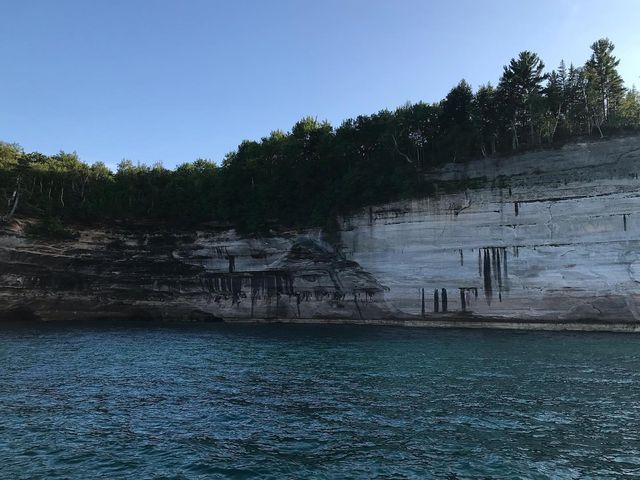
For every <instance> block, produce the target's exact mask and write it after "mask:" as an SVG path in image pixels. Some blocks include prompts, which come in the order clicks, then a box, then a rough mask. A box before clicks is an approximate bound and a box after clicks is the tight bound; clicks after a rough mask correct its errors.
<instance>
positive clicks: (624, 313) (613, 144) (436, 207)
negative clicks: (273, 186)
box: [342, 137, 640, 322]
mask: <svg viewBox="0 0 640 480" xmlns="http://www.w3.org/2000/svg"><path fill="white" fill-rule="evenodd" d="M639 173H640V138H639V137H628V138H621V139H615V140H610V141H606V142H595V143H589V144H574V145H570V146H567V147H565V148H563V149H561V150H558V151H545V152H537V153H530V154H526V155H521V156H517V157H511V158H502V159H495V160H478V161H475V162H472V163H471V164H468V165H449V166H447V167H446V168H444V169H442V170H441V171H439V172H437V173H436V174H434V175H433V178H434V179H437V180H439V181H441V182H446V181H455V180H463V181H466V182H467V183H470V184H474V185H475V186H478V185H481V187H480V188H474V189H467V190H466V191H465V192H463V193H458V194H451V195H440V196H437V197H434V198H427V199H422V200H416V201H410V202H399V203H396V204H392V205H384V206H380V207H373V208H371V209H370V210H369V211H368V212H364V213H363V214H361V215H356V216H353V217H350V218H345V219H343V223H342V224H343V229H344V231H343V233H342V242H343V244H344V248H345V250H344V251H345V254H346V255H347V257H348V258H351V259H353V260H355V261H357V262H358V263H359V264H360V265H361V266H362V268H364V269H366V270H367V271H369V272H371V273H372V274H373V275H374V276H375V277H376V278H377V279H378V280H379V281H380V282H381V283H382V284H383V285H385V286H387V287H388V288H389V292H388V293H387V298H389V299H390V300H391V301H392V302H393V304H394V306H396V307H397V308H399V309H400V310H402V311H403V312H406V313H410V314H420V313H421V289H422V288H424V289H425V292H426V295H427V298H428V306H427V312H429V311H433V310H434V308H433V307H434V305H433V304H434V291H435V290H436V289H438V290H439V292H438V293H439V296H440V298H439V303H440V305H439V307H440V310H441V309H442V291H441V289H442V288H444V289H446V291H447V293H448V295H447V297H448V310H449V311H458V312H461V311H467V312H469V311H471V312H473V315H474V316H476V317H504V318H515V319H522V320H526V319H539V320H565V321H573V320H581V319H594V320H599V321H605V322H616V321H636V320H638V319H640V295H639V294H640V289H639V287H640V283H639V282H640V248H639V247H640V242H639V240H640V179H638V174H639Z"/></svg>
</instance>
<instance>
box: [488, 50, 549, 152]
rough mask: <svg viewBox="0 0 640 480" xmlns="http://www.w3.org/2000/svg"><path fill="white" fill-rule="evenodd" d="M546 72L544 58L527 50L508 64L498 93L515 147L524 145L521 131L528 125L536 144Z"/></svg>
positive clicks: (533, 142) (533, 141)
mask: <svg viewBox="0 0 640 480" xmlns="http://www.w3.org/2000/svg"><path fill="white" fill-rule="evenodd" d="M543 71H544V63H543V62H542V60H540V57H538V55H537V54H535V53H533V52H529V51H526V50H525V51H523V52H520V54H519V55H518V58H512V59H511V62H509V65H506V66H505V67H504V71H503V73H502V77H501V78H500V83H499V85H498V92H499V96H500V98H501V100H502V102H503V106H504V113H505V114H506V115H505V116H506V118H508V120H509V123H510V129H511V132H512V135H513V141H512V146H513V149H514V150H515V149H517V148H518V146H519V144H520V137H519V135H518V130H519V129H520V128H522V127H526V126H527V125H528V126H529V132H530V143H531V144H532V145H533V144H535V128H536V123H537V121H538V116H539V108H538V107H539V103H540V95H541V90H542V82H543V81H544V79H545V77H546V76H545V75H544V73H543Z"/></svg>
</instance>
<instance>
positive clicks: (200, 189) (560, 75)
mask: <svg viewBox="0 0 640 480" xmlns="http://www.w3.org/2000/svg"><path fill="white" fill-rule="evenodd" d="M613 51H614V45H613V43H612V42H611V41H609V40H608V39H600V40H598V41H596V42H594V43H593V44H592V45H591V56H590V58H589V59H588V60H587V61H586V62H585V63H584V65H582V66H574V65H573V64H570V65H569V66H567V65H566V64H565V63H564V62H561V63H560V65H559V66H558V67H557V68H556V69H553V70H551V71H550V72H547V71H545V65H544V63H543V61H542V60H541V59H540V57H539V56H538V55H537V54H535V53H533V52H530V51H523V52H521V53H520V54H519V55H518V56H517V57H515V58H513V59H511V61H510V62H509V63H508V65H506V66H504V69H503V72H502V75H501V77H500V80H499V82H498V84H497V85H495V86H493V85H491V84H486V85H482V86H480V87H479V88H478V89H477V90H476V91H475V92H474V91H473V89H472V88H471V86H470V85H469V84H468V83H467V82H466V81H464V80H462V81H461V82H460V83H458V85H456V86H455V87H453V88H452V89H451V91H450V92H449V93H448V94H447V96H446V97H445V98H444V99H443V100H441V101H440V102H436V103H431V104H428V103H423V102H419V103H415V104H406V105H404V106H402V107H400V108H397V109H396V110H395V111H390V110H382V111H380V112H378V113H375V114H373V115H362V116H358V117H357V118H354V119H348V120H346V121H344V122H343V123H342V124H341V125H340V126H339V127H337V128H334V127H332V126H331V125H330V124H329V123H328V122H326V121H325V122H321V121H317V120H316V119H314V118H311V117H306V118H303V119H302V120H300V121H299V122H297V123H296V124H295V125H294V126H293V128H292V129H291V131H290V132H282V131H274V132H272V133H271V134H270V135H269V136H268V137H265V138H262V139H261V140H260V141H244V142H242V143H241V144H240V145H239V146H238V148H237V149H236V150H235V151H234V152H232V153H229V154H228V155H227V156H226V157H225V158H224V161H223V162H222V163H221V165H217V164H215V163H214V162H211V161H209V160H202V159H200V160H196V161H194V162H192V163H185V164H183V165H180V166H178V167H177V168H175V169H174V170H169V169H166V168H164V167H163V166H162V165H161V164H155V165H152V166H147V165H136V164H134V163H132V162H131V161H128V160H123V161H122V162H120V164H119V165H118V168H117V170H116V171H115V172H112V171H111V170H109V169H108V168H107V167H106V166H105V165H104V164H103V163H100V162H98V163H95V164H93V165H88V164H86V163H84V162H82V161H81V160H80V159H79V158H78V156H77V155H76V154H75V153H65V152H60V153H59V154H57V155H51V156H48V155H43V154H41V153H37V152H34V153H25V152H24V151H23V150H22V149H21V148H20V147H19V146H18V145H14V144H8V143H1V142H0V201H3V200H5V201H4V202H3V203H4V205H1V206H0V221H2V220H4V221H7V220H8V219H9V218H11V216H13V215H15V214H23V215H36V216H42V217H44V218H49V219H51V218H56V219H62V221H63V222H67V221H69V222H85V223H92V222H113V221H137V222H166V223H170V224H173V225H178V226H189V225H194V224H199V223H202V222H217V223H218V224H220V225H228V226H235V227H236V228H238V229H240V230H241V231H244V232H259V231H263V230H265V229H268V228H270V227H272V226H274V225H279V226H299V227H300V226H312V225H316V226H324V227H327V228H330V227H332V225H333V222H335V217H336V215H337V214H342V213H348V212H350V211H353V210H354V209H357V208H361V207H363V206H365V205H369V204H373V203H378V202H384V201H389V200H392V199H397V198H403V197H411V196H416V195H422V194H425V193H429V192H431V191H432V185H430V184H429V183H428V182H426V181H425V176H424V173H426V172H428V171H429V170H430V169H432V168H434V167H437V166H439V165H443V164H445V163H448V162H466V161H469V160H470V159H472V158H477V157H479V156H485V157H487V156H494V155H505V154H511V153H514V152H521V151H525V150H528V149H532V148H541V147H543V146H545V145H550V146H553V145H561V144H563V143H566V142H568V141H571V140H572V139H575V138H577V137H585V136H595V137H604V136H605V135H610V134H614V133H622V132H625V131H636V130H638V129H640V93H638V91H637V90H636V89H635V87H633V88H630V89H627V88H625V86H624V82H623V80H622V78H621V76H620V74H619V73H618V69H617V67H618V64H619V59H617V58H616V56H615V55H614V54H613Z"/></svg>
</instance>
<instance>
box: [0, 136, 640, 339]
mask: <svg viewBox="0 0 640 480" xmlns="http://www.w3.org/2000/svg"><path fill="white" fill-rule="evenodd" d="M639 172H640V137H639V136H634V137H625V138H618V139H612V140H607V141H599V142H592V143H581V144H572V145H568V146H565V147H564V148H562V149H559V150H550V151H540V152H534V153H528V154H523V155H518V156H513V157H508V158H506V157H505V158H495V159H493V158H492V159H479V160H476V161H474V162H470V163H467V164H451V165H447V166H446V167H444V168H442V169H440V170H439V171H436V172H432V173H431V174H430V177H431V178H430V179H431V180H432V181H433V182H435V183H436V184H437V185H438V186H439V189H440V191H442V192H447V191H454V190H456V191H457V193H442V194H437V195H434V196H431V197H428V198H423V199H417V200H411V201H401V202H396V203H392V204H386V205H377V206H372V207H370V208H367V209H365V210H363V211H362V212H360V213H358V214H355V215H352V216H349V217H345V218H341V219H339V225H340V231H339V232H338V234H337V240H335V239H334V241H333V242H332V243H331V244H329V243H327V241H326V239H325V238H324V236H323V234H322V232H321V231H319V230H311V231H305V232H288V233H285V234H279V235H274V236H272V237H269V238H244V237H241V236H239V235H237V234H236V233H235V232H234V231H224V232H213V231H207V230H206V229H203V230H200V231H193V232H177V231H152V232H149V231H145V229H144V228H141V227H139V228H100V229H98V228H91V229H88V228H80V227H75V229H76V230H77V231H78V233H79V237H78V238H77V239H73V240H64V241H47V240H42V239H37V238H34V237H30V236H28V235H26V234H25V233H24V227H25V225H26V224H27V223H28V222H29V220H28V219H19V220H16V221H14V222H13V223H12V224H10V225H4V226H2V227H0V312H2V313H0V317H2V318H15V319H18V318H19V319H26V318H32V319H41V320H71V319H82V320H87V319H98V318H131V319H134V318H135V319H141V318H149V319H165V320H176V319H184V320H209V321H218V320H225V321H247V320H283V321H336V322H351V321H353V322H361V323H365V322H391V323H393V322H394V321H398V322H400V323H404V324H432V325H449V324H456V323H455V322H458V324H460V325H462V324H464V325H466V324H467V323H469V324H473V323H474V322H485V323H486V324H489V323H491V324H492V325H494V324H498V325H499V324H500V323H501V322H502V323H504V324H505V325H507V324H509V325H515V326H517V324H518V322H521V324H522V325H532V324H536V325H543V324H553V325H556V326H558V325H559V326H560V328H564V327H563V326H567V327H570V326H571V325H572V324H577V323H580V324H585V323H586V324H592V325H599V326H600V327H601V328H604V329H617V328H618V327H619V326H620V325H624V326H625V327H624V328H628V329H636V328H638V326H640V295H639V294H638V293H637V292H638V286H639V282H640V248H639V247H640V179H639V178H638V173H639ZM532 322H533V323H532ZM636 322H637V324H636ZM608 325H609V326H611V328H608V327H607V326H608ZM614 325H617V326H618V327H616V328H613V326H614Z"/></svg>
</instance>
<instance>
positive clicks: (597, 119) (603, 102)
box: [584, 38, 625, 134]
mask: <svg viewBox="0 0 640 480" xmlns="http://www.w3.org/2000/svg"><path fill="white" fill-rule="evenodd" d="M614 48H615V46H614V44H613V43H612V42H611V41H610V40H609V39H608V38H601V39H600V40H598V41H596V42H594V43H593V44H592V45H591V50H592V52H593V53H592V54H591V58H590V59H589V60H588V61H587V63H586V64H585V69H584V70H585V76H586V80H587V83H586V89H585V97H586V101H587V103H588V105H589V107H590V114H591V116H592V118H593V121H594V123H595V125H596V126H597V127H598V128H600V126H601V125H603V124H604V123H606V122H607V121H608V120H609V118H610V117H611V116H612V114H613V113H614V112H615V110H616V108H617V107H618V106H619V105H620V102H621V101H622V97H623V95H624V90H625V89H624V82H623V81H622V77H621V76H620V74H619V73H618V70H617V67H618V64H619V63H620V60H618V59H617V58H616V57H615V56H614V55H613V50H614ZM601 134H602V132H601Z"/></svg>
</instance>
